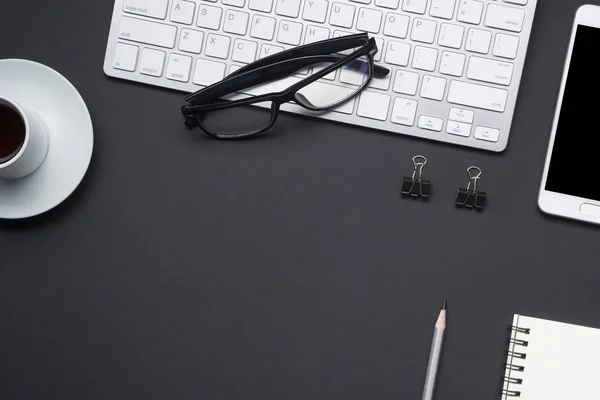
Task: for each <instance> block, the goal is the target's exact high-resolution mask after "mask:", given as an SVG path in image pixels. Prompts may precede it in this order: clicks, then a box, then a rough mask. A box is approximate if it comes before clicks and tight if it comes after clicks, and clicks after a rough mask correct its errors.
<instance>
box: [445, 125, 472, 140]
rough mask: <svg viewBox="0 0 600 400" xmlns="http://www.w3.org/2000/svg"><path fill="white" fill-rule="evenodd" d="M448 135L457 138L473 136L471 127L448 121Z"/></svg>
mask: <svg viewBox="0 0 600 400" xmlns="http://www.w3.org/2000/svg"><path fill="white" fill-rule="evenodd" d="M446 133H449V134H451V135H457V136H464V137H468V136H471V125H469V124H464V123H462V122H455V121H448V125H446Z"/></svg>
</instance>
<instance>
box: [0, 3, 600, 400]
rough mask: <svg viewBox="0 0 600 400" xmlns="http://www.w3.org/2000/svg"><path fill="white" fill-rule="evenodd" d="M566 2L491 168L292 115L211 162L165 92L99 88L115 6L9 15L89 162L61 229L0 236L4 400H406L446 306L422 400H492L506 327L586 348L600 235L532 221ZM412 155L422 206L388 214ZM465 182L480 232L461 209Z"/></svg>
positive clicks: (541, 37)
mask: <svg viewBox="0 0 600 400" xmlns="http://www.w3.org/2000/svg"><path fill="white" fill-rule="evenodd" d="M594 2H595V3H598V4H600V1H598V0H595V1H594ZM582 3H583V1H579V0H569V1H566V0H540V1H539V5H538V10H537V15H536V19H535V26H534V29H533V34H532V38H531V44H530V51H529V55H528V60H527V64H526V68H525V73H524V78H523V83H522V89H521V94H520V98H519V102H518V107H517V113H516V115H515V118H514V128H513V133H512V138H511V140H510V142H509V148H508V150H507V151H506V152H505V153H503V154H501V155H494V154H488V153H484V152H479V151H472V150H467V149H463V148H458V147H451V146H447V145H443V144H437V143H434V142H429V141H423V140H416V139H410V138H406V137H401V136H393V135H390V134H382V133H378V132H374V131H369V130H366V129H361V128H355V127H350V126H344V125H338V124H334V123H327V122H321V121H318V120H311V119H306V118H300V117H295V116H290V115H283V116H282V117H281V118H280V120H279V122H278V128H279V132H277V133H276V134H273V135H271V136H270V137H268V138H265V139H263V140H254V141H247V142H244V143H223V142H219V141H213V140H209V139H205V138H204V137H203V136H201V135H200V134H199V133H198V134H196V133H191V132H189V131H187V130H185V129H184V128H183V127H182V121H181V117H180V115H179V106H180V104H181V101H182V97H181V94H180V93H174V92H170V91H166V90H161V89H155V88H152V87H146V86H141V85H136V84H131V83H127V82H122V81H116V80H112V79H109V78H107V77H105V76H104V74H103V72H102V61H103V57H104V50H105V45H106V39H107V34H108V25H109V21H110V16H111V12H112V8H113V2H112V1H111V0H103V1H93V2H86V3H85V4H83V3H81V2H73V1H67V0H57V1H52V2H48V1H42V0H30V1H23V2H17V1H11V2H10V4H8V5H7V4H5V5H4V6H3V7H2V10H3V12H2V14H1V16H0V20H1V23H0V37H2V40H1V41H0V57H2V58H26V59H32V60H35V61H39V62H42V63H45V64H47V65H49V66H51V67H53V68H55V69H57V70H59V71H60V72H61V73H63V74H64V75H65V76H67V77H68V78H69V79H70V80H71V81H72V82H73V84H74V85H75V86H76V87H77V88H78V89H79V90H80V92H81V94H82V96H83V97H84V98H85V100H86V101H87V104H88V107H89V108H90V111H91V114H92V118H93V121H94V125H95V153H94V159H93V164H92V167H91V169H90V171H89V173H88V175H87V177H86V180H85V181H84V184H83V185H82V186H80V188H79V189H78V191H77V192H76V194H75V195H74V196H73V197H72V198H70V199H69V200H68V201H67V202H66V203H64V204H63V205H62V206H61V207H59V208H58V209H56V210H54V211H53V212H51V213H49V214H47V215H45V216H44V217H42V218H37V219H34V220H32V221H28V222H26V223H18V224H14V223H6V222H4V223H1V224H0V249H1V250H0V326H1V328H0V398H2V399H6V400H8V399H19V400H22V399H42V398H43V399H61V400H67V399H146V400H150V399H203V400H209V399H210V400H212V399H214V400H217V399H218V400H238V399H261V400H271V399H272V400H281V399H286V400H293V399H298V400H306V399H323V400H334V399H344V400H350V399H361V400H362V399H380V400H383V399H390V400H392V399H394V400H396V399H416V398H420V395H421V391H422V389H423V383H424V378H425V369H426V365H427V357H428V352H429V346H430V340H431V335H432V325H433V323H434V320H435V318H436V315H437V312H438V309H439V306H440V305H441V303H442V301H443V298H444V297H445V296H447V297H448V299H449V300H448V303H449V309H450V311H449V330H448V336H447V341H446V348H445V353H444V357H443V365H442V370H441V375H440V380H439V386H438V392H437V393H438V396H437V398H439V399H497V398H499V396H498V394H497V393H498V391H499V387H500V386H499V377H500V375H501V373H502V364H503V362H504V361H505V357H504V355H503V351H504V350H505V345H504V342H503V338H504V335H505V326H506V325H507V324H509V323H510V322H511V321H512V315H513V313H525V314H529V315H532V316H538V317H544V318H551V319H557V320H561V321H565V322H572V323H578V324H585V325H592V326H596V327H600V314H598V311H597V308H598V302H599V300H598V281H599V280H600V268H599V267H598V266H599V265H600V264H599V261H600V247H599V246H598V243H599V240H600V231H599V230H598V228H596V227H593V226H591V225H590V226H588V225H583V224H578V223H572V222H568V221H564V220H558V219H554V218H548V217H546V216H544V215H542V214H541V213H540V212H539V211H538V209H537V206H536V195H537V190H538V185H539V179H540V174H541V169H542V162H543V159H544V154H545V150H546V145H547V141H548V134H549V130H550V126H551V120H552V115H553V111H554V106H555V99H556V94H557V90H558V86H559V81H560V77H561V73H562V69H563V60H564V55H565V52H566V45H567V41H568V37H569V33H570V28H571V24H572V17H573V16H574V14H575V10H576V8H577V7H578V6H579V5H581V4H582ZM415 154H425V155H426V156H427V157H428V158H429V160H430V165H428V167H429V168H428V169H427V174H428V177H429V178H430V179H431V180H432V181H433V182H434V190H435V193H434V196H433V198H432V199H431V201H430V202H429V203H428V204H426V203H422V202H413V201H408V200H402V199H401V198H400V196H399V186H400V181H401V178H402V176H403V175H405V174H407V173H408V172H409V171H410V167H411V165H410V158H411V157H412V156H413V155H415ZM471 164H475V165H479V166H480V167H482V168H483V170H484V173H485V178H486V180H485V182H484V185H485V190H487V191H488V193H489V196H490V204H489V208H488V209H487V210H486V211H485V212H484V213H482V214H478V213H474V212H468V211H462V210H456V209H455V208H454V206H453V199H454V194H455V190H456V188H457V187H458V186H462V185H463V184H464V183H465V172H464V169H465V168H466V167H468V166H469V165H471Z"/></svg>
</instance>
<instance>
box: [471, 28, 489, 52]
mask: <svg viewBox="0 0 600 400" xmlns="http://www.w3.org/2000/svg"><path fill="white" fill-rule="evenodd" d="M491 40H492V32H490V31H482V30H481V29H474V28H471V29H469V33H468V34H467V45H466V46H465V48H466V49H467V50H469V51H473V52H475V53H481V54H487V52H488V51H489V50H490V42H491Z"/></svg>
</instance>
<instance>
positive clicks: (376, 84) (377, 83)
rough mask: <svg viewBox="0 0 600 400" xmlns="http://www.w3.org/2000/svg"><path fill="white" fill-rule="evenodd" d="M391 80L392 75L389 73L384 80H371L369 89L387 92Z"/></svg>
mask: <svg viewBox="0 0 600 400" xmlns="http://www.w3.org/2000/svg"><path fill="white" fill-rule="evenodd" d="M391 80H392V74H391V73H389V74H387V76H386V77H385V78H380V79H378V78H373V79H371V82H369V86H368V87H370V88H374V89H381V90H388V89H389V88H390V81H391Z"/></svg>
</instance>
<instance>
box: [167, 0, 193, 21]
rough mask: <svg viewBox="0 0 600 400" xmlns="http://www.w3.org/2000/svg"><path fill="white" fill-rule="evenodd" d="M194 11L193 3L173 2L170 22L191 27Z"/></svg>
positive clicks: (176, 0) (177, 0) (178, 0)
mask: <svg viewBox="0 0 600 400" xmlns="http://www.w3.org/2000/svg"><path fill="white" fill-rule="evenodd" d="M195 11H196V4H195V3H192V2H191V1H181V0H175V1H173V6H172V7H171V21H173V22H179V23H181V24H186V25H191V24H192V22H193V21H194V13H195Z"/></svg>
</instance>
